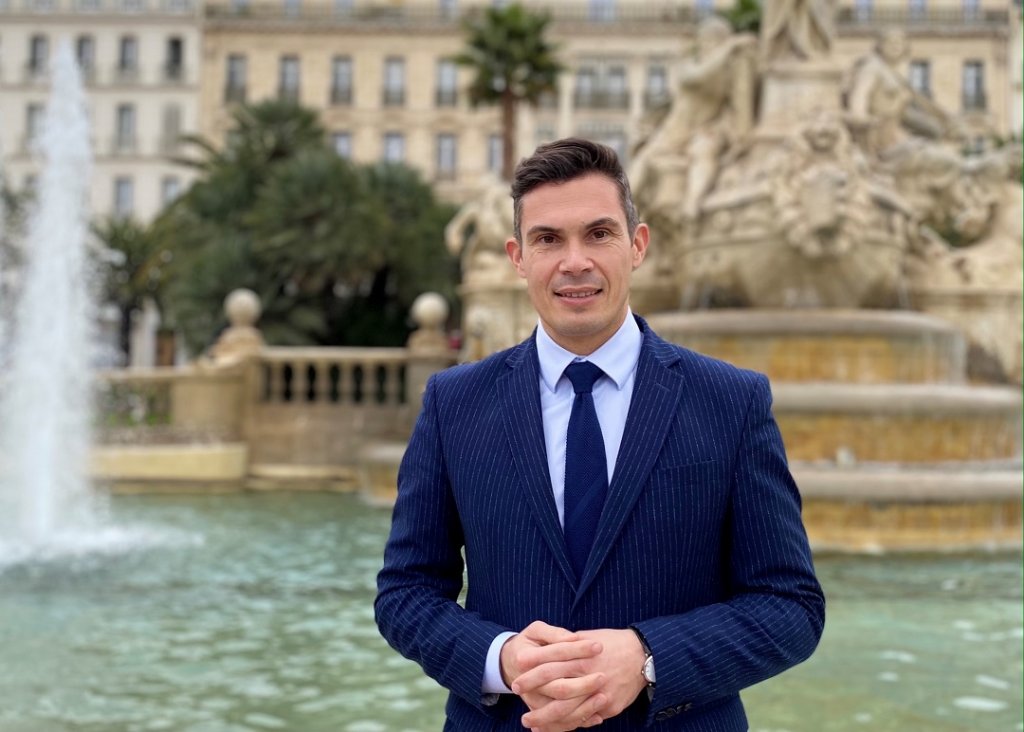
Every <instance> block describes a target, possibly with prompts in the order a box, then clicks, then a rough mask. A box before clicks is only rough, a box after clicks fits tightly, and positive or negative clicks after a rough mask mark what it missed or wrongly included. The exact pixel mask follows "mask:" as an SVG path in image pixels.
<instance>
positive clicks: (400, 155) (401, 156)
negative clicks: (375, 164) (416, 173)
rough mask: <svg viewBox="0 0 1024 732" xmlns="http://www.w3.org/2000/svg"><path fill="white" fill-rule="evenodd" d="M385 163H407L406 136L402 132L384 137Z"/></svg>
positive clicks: (391, 133)
mask: <svg viewBox="0 0 1024 732" xmlns="http://www.w3.org/2000/svg"><path fill="white" fill-rule="evenodd" d="M384 161H385V162H387V163H401V162H404V161H405V135H403V134H402V133H401V132H388V133H386V134H385V135H384Z"/></svg>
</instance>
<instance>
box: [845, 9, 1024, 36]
mask: <svg viewBox="0 0 1024 732" xmlns="http://www.w3.org/2000/svg"><path fill="white" fill-rule="evenodd" d="M1009 23H1010V16H1009V13H1008V11H1006V10H1000V9H991V8H985V9H981V8H977V7H971V6H966V7H960V8H931V7H926V8H910V7H906V8H866V7H860V8H858V7H843V8H840V9H839V13H838V16H837V17H836V24H837V26H838V28H839V30H840V31H856V30H858V29H861V30H876V29H879V28H884V27H888V26H896V27H902V28H909V29H915V28H919V29H922V30H925V29H927V30H939V29H944V30H950V31H954V32H977V31H979V30H987V31H1002V32H1004V33H1009V30H1010V27H1009Z"/></svg>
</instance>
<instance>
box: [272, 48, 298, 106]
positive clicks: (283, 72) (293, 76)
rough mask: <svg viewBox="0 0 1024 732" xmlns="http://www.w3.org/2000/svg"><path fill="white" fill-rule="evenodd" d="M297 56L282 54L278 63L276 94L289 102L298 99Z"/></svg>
mask: <svg viewBox="0 0 1024 732" xmlns="http://www.w3.org/2000/svg"><path fill="white" fill-rule="evenodd" d="M299 77H300V71H299V57H298V56H282V57H281V61H280V63H279V65H278V81H277V96H278V98H279V99H284V100H287V101H289V102H297V101H299V82H300V78H299Z"/></svg>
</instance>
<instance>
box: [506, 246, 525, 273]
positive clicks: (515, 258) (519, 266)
mask: <svg viewBox="0 0 1024 732" xmlns="http://www.w3.org/2000/svg"><path fill="white" fill-rule="evenodd" d="M505 253H506V254H508V258H509V261H511V262H512V266H513V267H515V268H516V272H517V273H518V274H519V276H520V277H526V274H525V273H524V272H523V248H522V247H521V246H520V245H519V242H518V241H516V240H515V239H514V238H513V239H507V240H506V241H505Z"/></svg>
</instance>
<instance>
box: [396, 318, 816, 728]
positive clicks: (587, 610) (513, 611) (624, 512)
mask: <svg viewBox="0 0 1024 732" xmlns="http://www.w3.org/2000/svg"><path fill="white" fill-rule="evenodd" d="M637 320H638V322H639V324H640V327H641V329H642V330H643V336H644V344H643V348H642V351H641V355H640V361H639V363H638V365H637V376H636V384H635V387H634V393H633V399H632V403H631V406H630V410H629V414H628V416H627V418H626V430H625V433H624V435H623V439H622V446H621V448H620V451H619V457H618V460H617V462H616V469H615V474H614V475H613V477H612V481H611V484H610V486H609V490H608V499H607V502H606V504H605V509H604V512H603V514H602V516H601V520H600V523H599V525H598V529H597V537H596V539H595V544H594V549H593V551H592V552H591V555H590V558H589V560H588V562H587V566H586V569H585V571H584V574H583V577H582V579H581V580H580V582H579V584H578V586H577V583H576V580H575V576H574V574H573V571H572V569H571V567H570V565H569V561H568V558H567V557H566V552H565V545H564V542H563V540H562V535H561V530H560V527H559V525H558V517H557V513H556V510H555V505H554V500H553V498H552V495H551V484H550V479H549V477H548V470H547V460H546V457H545V455H544V437H543V426H542V424H541V415H540V404H539V394H538V386H537V384H538V372H537V360H536V350H535V347H534V342H533V339H530V340H529V341H527V342H525V343H523V344H521V345H520V346H518V347H516V348H514V349H511V350H510V351H506V352H503V353H500V354H496V355H494V356H492V357H490V358H488V359H486V360H484V361H481V362H479V363H476V364H469V365H464V366H459V367H455V368H453V369H449V370H447V371H444V372H442V373H440V374H437V375H435V376H434V377H433V378H432V379H431V381H430V383H429V385H428V387H427V391H426V394H425V397H424V406H423V412H422V413H421V415H420V417H419V420H418V421H417V424H416V428H415V430H414V433H413V436H412V439H411V440H410V442H409V447H408V449H407V451H406V454H405V458H404V459H403V461H402V466H401V470H400V472H399V490H398V500H397V501H396V504H395V510H394V517H393V523H392V530H391V536H390V538H389V540H388V544H387V547H386V549H385V555H384V568H383V569H382V570H381V572H380V575H379V576H378V597H377V601H376V616H377V622H378V625H379V627H380V630H381V633H382V634H383V635H384V637H385V638H386V639H387V640H388V642H389V643H391V645H392V646H394V647H395V648H396V649H397V650H398V651H399V652H400V653H402V654H403V655H405V656H407V657H409V658H412V659H414V660H416V661H417V662H418V663H420V665H421V666H422V667H423V668H424V670H425V671H426V673H427V674H428V675H430V676H431V677H433V678H434V679H436V680H437V681H438V682H439V683H441V684H442V685H443V686H445V687H446V688H448V689H449V690H450V691H451V695H450V697H449V701H448V705H447V707H446V709H447V715H448V720H449V721H448V724H447V725H446V727H445V729H452V730H459V731H460V732H461V731H464V730H465V731H469V732H472V731H474V730H515V729H521V727H520V726H519V721H518V720H519V716H520V715H521V714H522V713H524V712H525V711H526V709H525V706H523V705H522V703H521V702H520V701H519V700H518V699H517V698H516V697H513V696H502V697H500V700H499V702H498V703H497V704H495V705H493V706H487V705H486V704H485V703H484V698H483V696H482V695H481V692H480V684H481V679H482V677H483V667H484V661H485V658H486V654H487V648H488V646H489V644H490V642H491V640H492V639H493V638H494V637H495V636H496V635H497V634H498V633H499V632H501V631H504V630H519V629H521V628H523V627H525V626H526V625H528V624H529V623H530V622H532V621H534V620H544V621H546V622H548V623H551V624H553V625H559V626H563V627H567V628H570V629H583V628H625V627H627V626H629V625H635V626H636V627H637V628H639V629H640V630H641V632H642V633H643V634H644V636H645V638H646V639H647V643H648V645H649V646H650V647H651V650H652V652H653V654H654V657H655V660H656V663H657V669H658V685H657V689H656V692H655V694H654V698H653V699H652V700H651V701H650V702H648V701H647V700H646V699H645V698H644V695H641V698H640V699H639V700H638V701H637V702H636V703H635V704H634V705H633V706H632V707H630V708H629V709H627V710H626V711H625V712H624V713H623V714H621V715H619V716H618V717H616V718H614V719H611V720H608V721H607V722H605V723H604V724H603V725H601V726H600V727H599V729H602V730H621V731H625V730H633V729H639V728H640V727H643V726H645V725H646V724H654V725H655V726H656V727H657V728H659V729H664V730H694V731H696V730H701V731H707V732H719V731H720V732H739V731H742V730H746V729H747V723H746V718H745V715H744V712H743V707H742V704H741V703H740V700H739V696H738V693H739V691H740V690H741V689H742V688H744V687H747V686H749V685H751V684H754V683H757V682H759V681H762V680H764V679H766V678H768V677H770V676H773V675H775V674H777V673H779V672H781V671H783V670H785V669H786V668H788V667H790V666H792V665H794V664H796V663H799V662H800V661H802V660H804V659H805V658H807V657H808V656H809V655H810V654H811V652H812V651H813V650H814V648H815V646H816V645H817V642H818V638H819V637H820V635H821V631H822V627H823V623H824V598H823V596H822V594H821V588H820V587H819V585H818V583H817V580H816V579H815V577H814V572H813V568H812V565H811V558H810V551H809V548H808V545H807V538H806V535H805V533H804V529H803V525H802V523H801V520H800V498H799V494H798V492H797V489H796V486H795V485H794V483H793V480H792V478H791V476H790V474H789V470H788V467H787V465H786V458H785V453H784V450H783V446H782V439H781V436H780V434H779V431H778V428H777V427H776V425H775V421H774V419H773V418H772V416H771V394H770V390H769V387H768V382H767V380H766V379H765V377H763V376H761V375H759V374H755V373H753V372H748V371H742V370H740V369H737V368H735V367H732V366H729V365H728V364H725V363H722V362H720V361H715V360H713V359H710V358H707V357H705V356H701V355H699V354H695V353H693V352H690V351H687V350H685V349H683V348H680V347H678V346H674V345H672V344H669V343H666V342H665V341H663V340H661V339H660V338H658V337H657V336H656V335H655V334H654V333H653V332H652V331H651V330H650V329H649V328H648V327H647V325H646V324H645V323H644V322H643V320H642V319H639V318H638V319H637ZM463 546H464V552H465V558H466V562H465V570H466V573H467V575H468V590H467V596H466V601H465V607H461V606H460V605H458V604H457V602H456V598H457V597H458V594H459V592H460V590H461V588H462V580H463V558H462V557H463V554H462V551H463Z"/></svg>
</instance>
